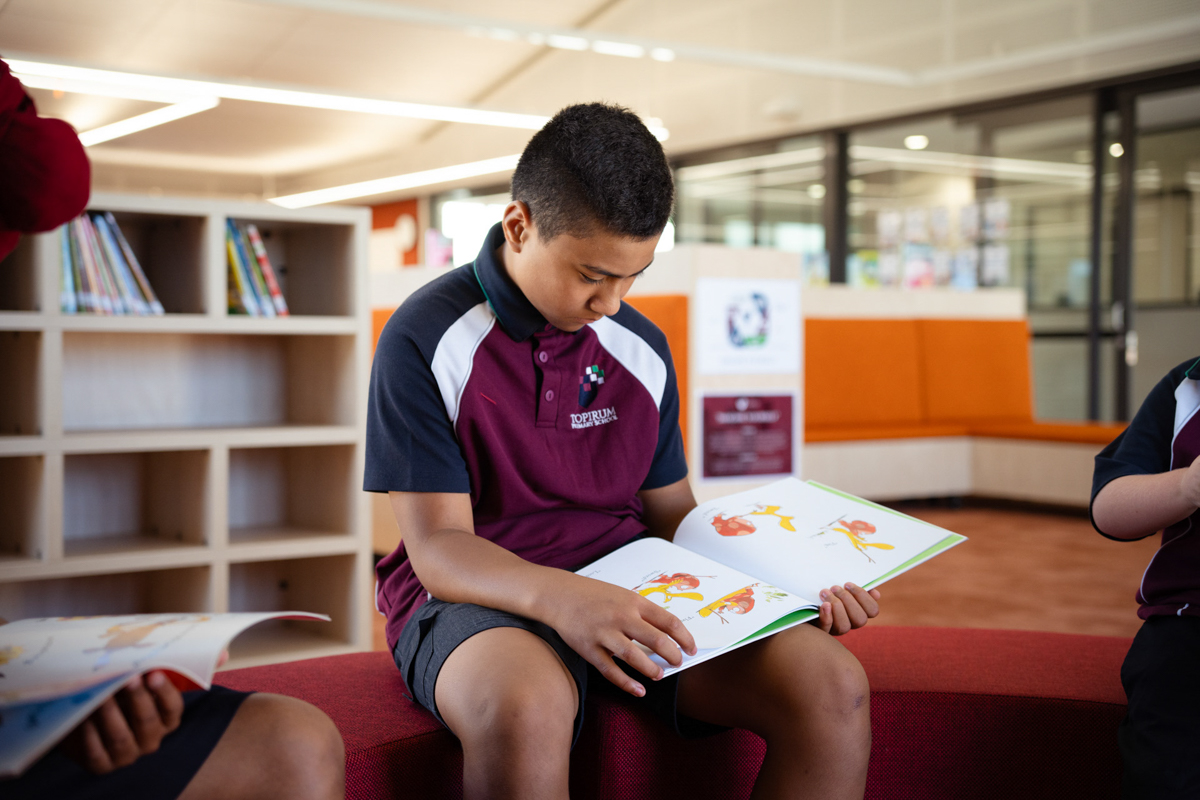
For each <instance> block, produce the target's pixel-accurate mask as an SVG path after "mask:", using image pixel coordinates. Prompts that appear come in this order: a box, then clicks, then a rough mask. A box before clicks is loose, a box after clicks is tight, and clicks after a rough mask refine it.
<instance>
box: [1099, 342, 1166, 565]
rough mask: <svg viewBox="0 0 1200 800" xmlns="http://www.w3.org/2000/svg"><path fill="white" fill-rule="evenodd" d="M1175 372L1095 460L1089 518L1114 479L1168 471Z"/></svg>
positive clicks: (1148, 398) (1158, 386)
mask: <svg viewBox="0 0 1200 800" xmlns="http://www.w3.org/2000/svg"><path fill="white" fill-rule="evenodd" d="M1189 363H1190V362H1189ZM1177 372H1180V370H1179V368H1176V369H1174V370H1172V371H1171V372H1170V373H1168V374H1167V376H1166V377H1164V378H1163V379H1162V380H1161V381H1159V382H1158V384H1157V385H1156V386H1155V387H1154V388H1153V389H1151V390H1150V394H1149V395H1147V396H1146V400H1145V402H1143V403H1142V407H1141V408H1139V409H1138V412H1137V414H1136V415H1135V416H1134V418H1133V421H1132V422H1130V423H1129V427H1128V428H1126V429H1125V430H1124V431H1122V432H1121V435H1120V436H1118V437H1117V438H1116V439H1114V440H1112V441H1111V442H1110V443H1109V444H1108V446H1106V447H1105V448H1104V449H1103V450H1101V451H1100V453H1099V455H1097V456H1096V467H1095V471H1094V472H1093V473H1092V499H1091V502H1090V503H1089V508H1088V513H1089V515H1090V514H1091V510H1092V507H1093V506H1095V504H1096V495H1098V494H1100V490H1101V489H1103V488H1104V487H1105V486H1107V485H1108V484H1110V483H1112V482H1113V481H1114V480H1116V479H1117V478H1122V477H1124V476H1126V475H1157V474H1158V473H1160V472H1166V471H1167V470H1169V469H1170V466H1171V439H1172V436H1173V434H1174V426H1175V387H1176V386H1178V385H1179V379H1178V378H1177V377H1176V373H1177ZM1092 527H1094V528H1096V530H1097V531H1098V532H1099V533H1100V534H1101V535H1103V536H1108V534H1106V533H1104V531H1102V530H1100V528H1099V527H1098V526H1097V525H1096V519H1095V517H1092ZM1108 538H1110V539H1111V538H1113V537H1111V536H1108ZM1143 538H1145V537H1143ZM1122 541H1124V540H1122Z"/></svg>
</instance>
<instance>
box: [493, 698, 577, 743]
mask: <svg viewBox="0 0 1200 800" xmlns="http://www.w3.org/2000/svg"><path fill="white" fill-rule="evenodd" d="M575 714H576V701H575V694H574V692H573V690H572V687H571V686H568V685H565V683H564V682H562V681H549V682H546V683H540V682H534V681H530V682H529V683H526V684H523V685H519V686H515V687H510V688H509V689H508V690H507V691H505V692H502V693H498V694H496V695H494V696H491V697H488V698H484V699H483V700H482V701H481V702H480V705H479V716H478V726H477V731H478V733H479V734H480V735H482V736H484V737H486V738H487V739H488V740H489V741H490V743H491V744H493V745H502V746H504V747H505V748H506V749H509V750H510V751H511V750H513V749H516V750H519V749H521V748H525V747H529V748H531V749H537V750H542V749H550V748H554V747H555V746H556V745H558V744H563V743H564V742H565V743H566V745H567V746H568V747H569V746H570V741H571V738H570V737H571V734H572V732H573V731H574V722H575Z"/></svg>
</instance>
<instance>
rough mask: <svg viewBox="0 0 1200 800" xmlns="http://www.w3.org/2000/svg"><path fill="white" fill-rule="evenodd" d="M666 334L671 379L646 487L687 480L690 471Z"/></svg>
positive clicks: (665, 353)
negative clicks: (685, 455)
mask: <svg viewBox="0 0 1200 800" xmlns="http://www.w3.org/2000/svg"><path fill="white" fill-rule="evenodd" d="M660 336H661V333H660ZM662 338H663V342H662V347H661V353H662V354H663V356H664V358H665V360H666V362H667V383H666V386H664V387H663V399H662V403H661V405H660V406H659V409H658V445H657V446H656V447H655V450H654V461H653V462H651V464H650V472H649V474H647V475H646V480H644V481H643V482H642V486H641V488H642V489H660V488H662V487H663V486H670V485H671V484H672V483H675V482H677V481H681V480H683V479H684V478H686V477H687V474H688V467H687V459H686V458H685V457H684V452H683V433H682V431H680V429H679V384H678V383H677V381H676V378H675V362H674V359H672V358H671V351H670V349H669V348H668V347H667V344H666V337H665V336H664V337H662ZM656 349H657V348H656Z"/></svg>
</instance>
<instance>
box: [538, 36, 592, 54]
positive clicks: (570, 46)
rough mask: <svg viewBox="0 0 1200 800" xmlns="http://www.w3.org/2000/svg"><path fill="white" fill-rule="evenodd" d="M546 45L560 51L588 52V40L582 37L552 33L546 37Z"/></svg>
mask: <svg viewBox="0 0 1200 800" xmlns="http://www.w3.org/2000/svg"><path fill="white" fill-rule="evenodd" d="M546 44H548V45H550V46H551V47H557V48H558V49H559V50H587V49H588V40H587V39H585V38H583V37H582V36H565V35H563V34H561V33H552V34H550V35H549V36H547V37H546Z"/></svg>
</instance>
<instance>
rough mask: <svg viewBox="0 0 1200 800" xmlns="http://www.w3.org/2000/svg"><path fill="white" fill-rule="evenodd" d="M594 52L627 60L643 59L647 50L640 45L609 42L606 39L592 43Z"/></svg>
mask: <svg viewBox="0 0 1200 800" xmlns="http://www.w3.org/2000/svg"><path fill="white" fill-rule="evenodd" d="M592 50H593V51H594V52H597V53H600V54H601V55H605V56H624V57H625V58H641V57H642V56H644V55H646V48H644V47H642V46H641V45H640V44H630V43H629V42H609V41H605V40H604V39H597V40H596V41H594V42H592Z"/></svg>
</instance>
